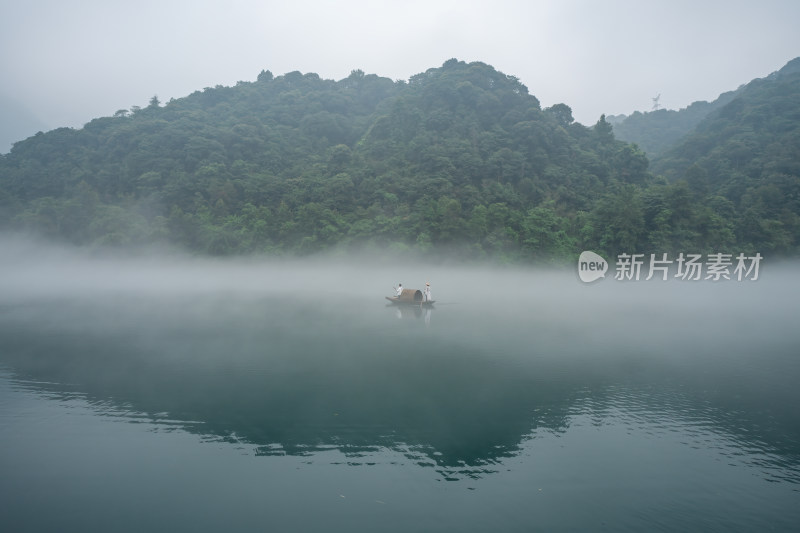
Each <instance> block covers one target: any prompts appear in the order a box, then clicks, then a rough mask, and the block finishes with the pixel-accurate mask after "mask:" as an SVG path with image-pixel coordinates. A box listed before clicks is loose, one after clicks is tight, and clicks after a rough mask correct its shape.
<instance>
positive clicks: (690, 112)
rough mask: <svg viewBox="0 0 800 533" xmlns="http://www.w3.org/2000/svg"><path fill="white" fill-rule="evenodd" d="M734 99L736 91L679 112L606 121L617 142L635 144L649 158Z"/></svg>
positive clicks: (656, 112) (695, 104) (649, 113)
mask: <svg viewBox="0 0 800 533" xmlns="http://www.w3.org/2000/svg"><path fill="white" fill-rule="evenodd" d="M735 96H736V91H729V92H726V93H723V94H721V95H720V96H719V98H717V99H716V100H714V101H713V102H705V101H699V102H694V103H692V104H691V105H689V106H688V107H685V108H683V109H680V110H678V111H675V110H673V109H658V110H655V111H649V112H646V113H642V112H640V111H636V112H634V113H633V114H631V115H628V116H622V117H613V119H615V120H612V117H609V122H611V123H612V125H613V126H614V135H615V136H616V137H617V138H618V139H620V140H622V141H625V142H629V143H635V144H636V145H638V146H639V148H641V149H642V150H643V151H644V152H645V153H646V154H647V156H648V157H649V158H651V159H652V158H655V157H658V156H660V155H661V154H663V153H664V152H665V151H667V150H668V149H670V148H672V147H673V146H674V145H675V144H676V143H677V142H678V141H680V140H681V139H682V138H683V137H685V136H686V135H688V134H689V133H691V132H692V130H694V128H695V127H696V126H697V125H698V124H699V123H700V122H702V120H703V119H704V118H706V116H708V115H709V114H710V113H712V112H713V111H715V110H717V109H719V108H721V107H722V106H724V105H725V104H727V103H728V102H730V101H731V100H733V98H734V97H735Z"/></svg>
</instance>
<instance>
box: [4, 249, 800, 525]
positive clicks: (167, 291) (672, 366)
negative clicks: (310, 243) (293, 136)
mask: <svg viewBox="0 0 800 533" xmlns="http://www.w3.org/2000/svg"><path fill="white" fill-rule="evenodd" d="M3 244H4V246H3V247H2V252H0V265H2V276H1V277H0V294H2V300H0V446H1V447H0V449H2V452H0V467H2V471H3V472H5V473H6V475H4V476H3V479H2V480H0V493H2V496H3V498H4V500H6V501H9V502H11V504H12V505H9V506H6V507H5V509H4V510H3V511H0V513H2V515H1V516H0V519H2V520H3V522H4V523H11V524H14V525H15V526H17V527H15V530H25V529H26V527H27V528H28V529H30V530H36V529H42V528H48V527H50V526H55V525H58V526H59V527H58V528H57V529H59V530H64V531H65V530H76V531H77V530H82V531H87V530H105V528H103V527H101V525H102V524H103V523H104V522H103V520H119V519H120V517H123V518H125V517H127V519H126V520H123V522H124V524H125V525H124V526H123V528H122V529H125V528H126V527H127V528H129V529H130V530H142V529H147V528H149V527H152V526H154V525H159V527H165V526H167V529H171V530H184V529H187V530H188V529H191V530H193V531H197V530H212V529H215V528H220V527H233V528H234V529H243V528H260V529H263V528H268V527H284V528H294V529H299V528H313V529H322V528H325V529H332V530H345V529H347V530H377V529H380V530H398V531H400V530H404V531H405V530H415V529H425V530H454V529H457V530H476V531H478V530H486V529H487V528H493V529H498V528H499V529H501V530H530V529H545V530H549V529H553V528H566V529H570V528H573V529H574V528H578V529H587V528H591V529H598V528H601V527H604V526H605V527H610V528H612V529H616V530H625V529H629V530H642V529H643V528H647V529H665V530H686V529H703V530H714V529H716V530H725V531H730V530H742V531H748V530H754V529H763V528H765V527H777V528H778V529H789V528H790V527H791V525H793V524H795V523H797V520H798V519H800V512H799V511H797V509H798V508H800V506H798V505H797V504H798V503H800V497H799V495H800V492H798V488H800V417H798V415H797V412H796V405H797V404H798V400H800V393H798V392H797V387H796V382H797V378H798V376H800V360H799V359H798V355H797V353H798V347H800V332H798V330H797V327H796V323H797V321H796V317H797V316H798V311H800V304H798V302H797V297H796V295H797V294H800V291H798V288H800V287H798V282H797V281H796V279H795V277H794V276H793V272H796V269H793V268H792V267H793V265H788V264H787V265H782V266H772V268H770V267H769V265H767V264H765V265H764V266H762V274H761V277H760V279H759V280H758V281H757V282H750V281H743V282H733V281H731V282H721V283H710V282H709V283H703V282H686V281H667V282H627V283H623V282H615V281H614V280H612V279H607V280H603V281H600V282H597V283H595V284H591V285H585V284H582V283H581V282H580V281H579V280H578V278H577V276H576V275H575V273H574V272H572V271H567V272H558V271H545V270H539V269H533V268H488V267H487V268H479V267H465V266H458V265H450V266H442V265H438V266H431V265H420V264H386V263H379V262H376V261H372V260H370V258H358V259H357V258H348V259H341V258H340V259H332V258H329V259H313V260H305V261H274V260H266V259H260V258H251V259H247V260H209V259H197V258H187V257H183V256H177V255H169V254H159V255H147V256H142V255H138V256H130V257H125V258H122V257H119V256H117V257H114V256H94V257H87V256H85V255H82V254H79V253H77V252H75V251H71V250H67V249H57V248H53V247H41V246H35V245H32V244H28V243H25V242H23V241H19V240H17V241H12V240H8V241H6V242H4V243H3ZM425 282H430V283H431V285H432V288H433V297H434V299H435V300H436V304H435V306H434V307H433V309H427V308H420V307H414V306H411V307H405V308H398V307H394V306H392V305H390V304H389V302H387V301H386V300H385V299H384V296H386V295H390V294H391V293H392V286H393V285H396V284H397V283H402V284H403V285H404V286H405V287H410V288H422V287H423V286H424V284H425ZM67 480H69V481H67ZM67 488H68V490H66V489H67ZM110 488H113V496H112V495H111V494H112V493H110V492H109V489H110ZM42 506H47V507H48V508H50V509H52V512H51V513H48V514H46V515H42V514H41V513H38V512H37V509H40V508H41V507H42ZM142 507H144V508H147V509H148V512H146V513H142V512H141V509H142ZM75 509H80V510H81V512H76V511H75ZM211 509H215V510H216V511H215V512H212V511H211Z"/></svg>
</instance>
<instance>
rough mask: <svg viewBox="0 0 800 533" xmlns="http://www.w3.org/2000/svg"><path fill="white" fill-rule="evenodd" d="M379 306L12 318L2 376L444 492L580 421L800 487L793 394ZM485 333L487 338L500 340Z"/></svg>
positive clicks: (201, 303)
mask: <svg viewBox="0 0 800 533" xmlns="http://www.w3.org/2000/svg"><path fill="white" fill-rule="evenodd" d="M376 307H377V309H366V310H364V309H363V308H361V307H356V308H345V309H342V308H338V307H337V308H327V307H320V306H316V305H309V304H307V303H302V302H300V303H298V302H297V301H295V300H290V299H281V298H276V297H271V298H264V299H256V300H253V301H249V302H242V301H240V300H237V299H229V298H224V297H222V298H217V299H208V298H199V299H190V298H189V299H187V298H159V299H153V298H144V299H141V300H138V301H132V300H130V299H128V300H126V301H124V302H123V301H120V300H118V299H114V298H110V299H106V300H92V301H84V302H76V301H71V300H70V301H60V302H59V301H51V302H46V303H39V304H29V305H27V306H22V307H21V306H8V307H5V308H2V309H1V310H0V354H1V355H0V364H2V365H3V366H4V367H5V368H6V370H7V371H9V372H10V373H11V374H12V375H13V379H14V381H15V383H16V384H17V385H18V386H22V387H25V388H28V389H31V390H36V391H39V392H40V393H42V394H45V395H47V397H48V398H51V399H53V400H55V401H69V400H72V399H74V398H76V397H81V398H84V399H85V400H86V401H87V402H89V403H90V404H91V405H92V406H93V408H94V409H96V410H97V411H98V412H100V413H103V414H106V415H112V416H118V417H123V418H126V419H128V420H131V421H136V420H137V419H146V420H148V421H149V422H152V423H154V424H157V425H159V426H161V427H166V428H175V427H179V428H181V429H183V430H186V431H189V432H192V433H196V434H198V435H201V436H202V438H203V439H205V440H208V439H212V440H219V441H225V442H232V443H236V444H239V445H242V444H244V445H247V446H251V447H252V449H253V450H254V453H255V454H256V455H259V456H276V455H294V456H309V457H313V456H315V455H317V454H320V453H322V452H325V451H329V450H332V449H334V450H338V451H339V452H341V454H343V456H344V457H345V458H346V460H347V462H348V464H353V465H362V464H369V463H371V462H374V461H376V460H379V459H378V458H379V457H380V454H381V451H382V450H391V451H394V452H399V453H401V454H403V456H405V457H406V458H407V459H408V460H409V461H410V462H412V463H413V464H416V465H420V466H423V467H430V468H433V469H435V470H436V471H437V472H438V473H439V475H440V476H441V478H442V479H445V480H452V479H461V478H465V477H470V478H479V477H482V476H486V475H488V474H491V473H493V472H496V471H497V470H498V468H500V465H501V464H502V463H503V461H504V460H505V459H508V458H511V457H515V456H518V455H519V454H520V453H522V451H523V450H524V449H525V448H526V446H529V444H530V443H531V442H532V441H536V439H539V438H542V437H544V436H548V437H549V436H553V435H559V434H564V433H565V432H567V431H569V430H570V428H574V427H575V426H576V424H583V423H588V424H591V425H595V426H597V427H602V426H604V425H605V426H618V427H622V428H625V431H631V432H640V433H643V434H649V435H652V436H653V437H654V438H659V439H668V438H677V439H679V441H680V443H681V445H683V446H688V447H695V448H706V449H710V450H714V452H715V453H717V454H718V455H720V456H722V457H725V458H727V459H729V460H730V461H732V462H741V463H742V464H747V465H749V466H753V467H756V468H758V469H759V470H760V471H761V472H762V473H763V475H764V476H765V477H766V478H768V479H771V480H774V481H782V482H790V483H800V470H799V469H798V464H799V458H800V452H798V450H799V449H800V442H798V436H800V427H798V417H797V415H796V414H795V410H794V406H795V403H794V402H791V403H790V402H787V399H797V393H795V392H793V391H788V390H779V387H780V386H781V385H780V384H781V383H785V380H784V381H780V380H779V381H777V382H776V381H770V382H769V385H767V384H765V383H760V382H759V381H758V377H757V376H756V377H753V375H752V374H748V373H741V372H733V371H731V369H730V367H729V369H728V370H729V374H726V373H725V371H719V370H718V369H716V367H715V372H714V373H711V372H709V368H710V367H711V366H714V365H713V361H712V362H705V363H704V362H703V361H702V360H699V361H695V362H694V364H693V365H692V367H691V370H690V371H687V369H686V368H683V367H681V366H675V365H674V362H672V361H666V360H665V357H664V354H660V355H659V354H655V355H653V354H651V355H653V357H651V358H647V359H643V358H636V357H634V356H633V355H632V354H631V353H628V352H624V351H622V349H621V348H620V347H621V346H622V347H627V348H628V349H630V348H631V347H630V346H629V345H628V344H626V343H622V344H621V345H602V344H601V345H599V348H598V344H597V343H593V344H591V346H590V345H588V344H586V342H585V341H586V340H585V339H581V338H574V339H572V340H568V341H564V340H563V339H562V340H560V341H559V342H557V343H556V342H555V341H554V340H553V336H554V335H556V333H554V332H553V331H547V330H546V328H545V327H544V325H542V327H541V328H540V329H539V331H537V333H536V341H537V345H532V344H530V343H529V342H526V339H527V340H528V341H530V340H531V339H532V338H533V337H529V336H527V334H526V333H525V332H519V333H518V335H517V336H516V337H515V338H514V339H509V338H504V337H503V336H502V335H498V336H496V337H494V338H492V339H490V340H491V342H486V343H483V344H482V343H479V342H474V339H472V337H471V336H470V332H471V331H474V329H475V328H476V323H475V322H472V321H468V320H467V317H466V315H464V314H461V313H460V312H459V311H458V310H457V308H456V307H455V306H453V307H450V308H447V310H446V311H445V312H442V311H439V313H440V314H441V316H438V315H437V322H436V324H435V327H422V328H420V327H419V326H420V325H429V324H430V314H426V312H425V311H426V310H424V309H418V308H416V309H415V308H403V309H399V308H398V310H399V311H400V317H401V318H402V320H401V321H399V322H398V321H397V320H396V314H395V313H394V311H395V309H392V310H389V311H387V312H386V313H377V312H374V311H375V310H381V309H380V306H376ZM490 318H491V317H490V316H489V315H485V316H483V317H482V323H483V324H484V326H485V327H493V328H496V329H498V330H499V331H500V332H501V333H502V332H504V331H505V330H503V329H502V328H503V323H502V321H501V322H492V320H490ZM470 320H471V319H470ZM487 323H488V326H487ZM545 335H547V336H549V337H548V338H550V341H551V342H548V341H547V339H543V336H545ZM520 344H523V345H526V346H527V347H526V348H524V349H520V348H519V345H520ZM552 345H557V346H559V348H558V351H557V352H554V349H553V348H549V349H548V348H547V347H548V346H552ZM541 346H544V347H545V348H542V347H541ZM598 350H599V351H600V352H602V353H604V354H605V355H604V356H603V357H601V358H598V357H597V351H598ZM781 350H784V352H785V353H784V352H781ZM790 351H791V346H789V347H786V346H784V347H783V348H781V345H776V346H773V347H772V348H771V353H770V354H769V358H770V361H772V363H775V361H780V360H781V359H782V358H785V359H786V360H787V361H788V360H789V357H790V356H791V355H790ZM665 353H666V352H665ZM588 355H591V357H587V356H588ZM706 365H708V366H706ZM786 368H789V369H792V368H794V367H793V366H789V367H786ZM767 377H768V378H769V377H770V376H767Z"/></svg>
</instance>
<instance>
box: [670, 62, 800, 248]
mask: <svg viewBox="0 0 800 533" xmlns="http://www.w3.org/2000/svg"><path fill="white" fill-rule="evenodd" d="M654 167H655V169H656V170H657V172H658V173H660V174H664V175H665V176H666V177H667V178H668V179H669V180H671V181H676V180H686V182H688V184H689V186H690V187H691V188H692V189H694V190H696V191H698V192H699V193H701V194H707V193H711V194H715V195H718V196H721V197H724V198H726V199H728V200H729V201H730V202H731V206H732V208H733V209H734V210H735V212H736V213H737V215H738V218H739V223H738V227H737V237H738V238H739V239H740V241H744V242H749V243H753V244H754V245H755V244H757V243H758V244H760V245H761V246H764V247H766V248H779V247H783V246H787V245H789V243H796V242H797V234H798V232H799V231H800V58H797V59H794V60H792V61H790V62H789V63H788V64H787V65H786V66H785V67H784V68H782V69H781V70H780V71H778V72H776V73H773V74H772V75H770V76H768V77H766V78H763V79H757V80H753V81H752V82H750V83H748V84H747V85H746V86H745V87H743V88H741V89H740V90H739V91H738V93H737V95H736V97H735V98H734V99H733V100H732V101H731V102H729V103H728V104H727V105H725V106H723V107H722V108H721V109H720V110H719V111H718V112H716V113H713V114H711V115H709V116H708V117H707V118H706V119H705V120H703V121H702V122H701V123H700V124H699V125H698V126H697V128H696V129H695V130H694V132H693V133H692V134H690V135H688V136H687V137H686V138H684V139H683V140H682V141H681V142H680V143H679V144H678V145H676V146H675V147H674V148H673V149H671V150H669V151H668V152H667V153H665V154H664V155H663V156H661V157H660V158H657V159H655V160H654Z"/></svg>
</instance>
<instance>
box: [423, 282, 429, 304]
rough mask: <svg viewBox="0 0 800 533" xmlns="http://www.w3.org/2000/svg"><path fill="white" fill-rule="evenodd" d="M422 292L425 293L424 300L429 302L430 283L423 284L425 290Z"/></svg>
mask: <svg viewBox="0 0 800 533" xmlns="http://www.w3.org/2000/svg"><path fill="white" fill-rule="evenodd" d="M423 294H424V295H425V301H426V302H430V301H431V286H430V285H426V286H425V292H424V293H423Z"/></svg>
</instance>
